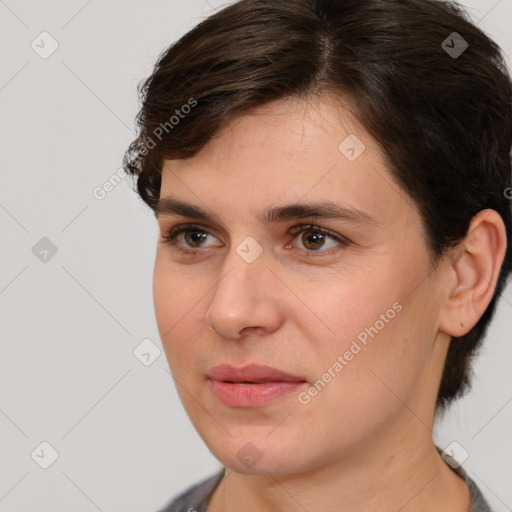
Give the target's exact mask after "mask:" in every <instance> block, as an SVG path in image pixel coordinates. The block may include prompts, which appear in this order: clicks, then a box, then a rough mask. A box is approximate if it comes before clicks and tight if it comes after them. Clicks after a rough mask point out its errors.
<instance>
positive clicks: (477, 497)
mask: <svg viewBox="0 0 512 512" xmlns="http://www.w3.org/2000/svg"><path fill="white" fill-rule="evenodd" d="M466 483H467V484H468V487H469V494H470V496H471V501H470V504H469V510H468V512H492V510H491V507H490V506H489V503H487V501H486V499H485V498H484V496H483V494H482V492H481V491H480V489H479V488H478V486H477V485H476V483H475V482H474V481H473V480H472V479H471V478H469V476H468V475H467V474H466Z"/></svg>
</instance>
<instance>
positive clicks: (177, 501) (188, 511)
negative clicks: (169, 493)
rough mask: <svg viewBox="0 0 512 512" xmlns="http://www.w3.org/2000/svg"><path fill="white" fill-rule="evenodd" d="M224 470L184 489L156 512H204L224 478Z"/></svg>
mask: <svg viewBox="0 0 512 512" xmlns="http://www.w3.org/2000/svg"><path fill="white" fill-rule="evenodd" d="M224 471H225V468H222V469H221V470H220V471H218V472H217V473H215V474H214V475H212V476H209V477H208V478H205V479H203V480H201V481H199V482H197V483H195V484H193V485H191V486H189V487H188V488H187V489H185V490H184V491H183V492H182V493H181V494H179V495H178V496H176V497H175V498H173V500H172V501H171V502H170V503H169V504H167V505H166V506H165V508H162V509H160V510H159V511H158V512H204V511H205V506H206V501H207V499H208V498H209V497H210V494H211V493H212V492H213V491H214V489H215V487H217V484H218V483H219V482H220V481H221V480H222V477H223V476H224Z"/></svg>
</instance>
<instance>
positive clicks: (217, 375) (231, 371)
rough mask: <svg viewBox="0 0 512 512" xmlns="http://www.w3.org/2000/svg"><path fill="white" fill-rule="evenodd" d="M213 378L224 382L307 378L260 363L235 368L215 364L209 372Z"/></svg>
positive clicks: (287, 380) (303, 380) (299, 380)
mask: <svg viewBox="0 0 512 512" xmlns="http://www.w3.org/2000/svg"><path fill="white" fill-rule="evenodd" d="M208 377H209V379H211V380H220V381H224V382H305V381H306V379H304V378H303V377H300V376H297V375H290V374H289V373H285V372H283V371H281V370H278V369H277V368H272V367H270V366H264V365H259V364H248V365H247V366H243V367H242V368H235V367H234V366H231V365H229V364H221V365H219V366H215V367H214V368H212V369H211V370H210V372H209V373H208Z"/></svg>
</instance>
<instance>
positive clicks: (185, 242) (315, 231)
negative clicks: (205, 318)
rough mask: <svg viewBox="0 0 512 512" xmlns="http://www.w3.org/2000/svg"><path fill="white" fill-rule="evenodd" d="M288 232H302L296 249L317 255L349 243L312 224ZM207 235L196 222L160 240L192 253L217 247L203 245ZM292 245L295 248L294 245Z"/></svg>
mask: <svg viewBox="0 0 512 512" xmlns="http://www.w3.org/2000/svg"><path fill="white" fill-rule="evenodd" d="M288 233H289V234H290V235H294V236H297V235H299V234H301V233H302V236H301V237H300V238H299V241H300V243H301V244H302V246H303V247H304V249H301V248H300V247H299V248H298V249H299V250H302V251H303V252H305V253H315V252H316V253H320V254H318V255H319V256H325V255H326V254H332V253H333V252H335V251H336V248H337V247H338V246H339V245H341V246H344V247H346V246H348V245H350V241H349V240H347V239H346V238H345V237H343V236H341V235H338V234H336V233H333V232H332V231H329V230H327V229H324V228H321V227H319V226H315V225H313V224H308V225H300V226H295V227H293V228H292V229H290V231H289V232H288ZM208 237H212V238H215V237H214V236H213V235H212V234H211V233H209V232H208V231H207V230H206V229H205V228H203V227H202V226H200V225H196V224H182V225H179V226H176V227H174V228H172V229H170V230H169V232H168V233H167V234H165V235H162V236H161V240H162V243H164V244H165V245H168V246H171V247H173V248H175V249H177V250H179V251H182V252H184V253H189V254H192V253H197V249H201V248H204V247H215V246H217V247H218V246H219V245H221V244H219V243H212V244H209V245H205V244H204V242H205V241H206V240H208ZM329 240H330V242H329ZM287 247H289V245H287ZM294 247H295V248H297V247H296V246H295V245H294ZM331 249H334V250H331ZM309 255H311V256H313V254H308V256H309ZM315 256H316V255H315Z"/></svg>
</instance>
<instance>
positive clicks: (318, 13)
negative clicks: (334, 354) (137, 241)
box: [124, 0, 512, 409]
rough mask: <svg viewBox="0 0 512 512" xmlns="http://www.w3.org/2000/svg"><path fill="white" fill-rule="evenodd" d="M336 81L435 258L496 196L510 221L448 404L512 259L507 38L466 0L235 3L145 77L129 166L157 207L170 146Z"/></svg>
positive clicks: (176, 155) (453, 353) (173, 155)
mask: <svg viewBox="0 0 512 512" xmlns="http://www.w3.org/2000/svg"><path fill="white" fill-rule="evenodd" d="M466 45H467V47H466ZM450 49H454V50H453V51H450ZM455 50H457V51H455ZM327 92H329V93H334V94H337V95H339V96H343V97H345V98H348V99H349V100H350V103H351V105H352V107H353V109H354V111H355V114H356V117H357V119H358V120H359V121H360V122H361V124H362V125H363V126H364V127H365V129H366V130H367V131H368V132H369V133H370V134H371V135H372V136H373V137H374V138H375V139H376V140H377V142H378V143H379V144H380V146H381V148H382V150H383V152H384V154H385V157H386V160H387V163H388V165H389V169H390V171H391V174H392V176H393V178H394V179H395V181H396V182H397V183H398V184H399V186H400V187H401V188H402V189H403V190H404V191H406V192H407V193H408V195H409V196H410V197H411V198H412V199H413V201H414V202H415V203H416V205H417V206H418V209H419V211H420V213H421V216H422V220H423V223H424V226H425V232H426V237H427V246H428V248H429V250H430V252H431V255H432V258H433V261H434V262H435V261H438V258H439V257H440V256H441V255H443V254H444V253H445V251H446V250H447V249H448V248H450V247H452V246H453V245H455V244H457V243H458V242H460V241H461V240H462V239H463V238H464V237H465V235H466V234H467V231H468V227H469V224H470V221H471V219H472V218H473V216H474V215H475V214H476V213H478V212H479V211H480V210H483V209H487V208H491V209H494V210H496V211H497V212H498V213H499V214H500V215H501V217H502V218H503V221H504V223H505V226H506V229H507V242H508V244H507V252H506V256H505V261H504V263H503V266H502V269H501V273H500V277H499V281H498V284H497V286H496V290H495V293H494V296H493V298H492V300H491V302H490V304H489V306H488V307H487V309H486V311H485V313H484V314H483V315H482V317H481V318H480V320H479V322H478V323H477V324H476V326H475V327H473V329H471V331H470V332H468V333H467V334H466V335H464V336H462V337H460V338H452V341H451V343H450V348H449V351H448V355H447V359H446V363H445V368H444V373H443V377H442V380H441V384H440V389H439V393H438V399H437V407H438V408H441V409H442V408H445V407H446V405H447V404H449V403H450V402H451V401H452V400H453V399H455V398H457V397H459V396H461V395H462V394H463V393H464V392H465V391H466V390H467V389H468V388H469V383H470V369H471V359H472V357H473V356H474V355H475V354H476V351H477V349H478V348H479V346H480V344H481V341H482V339H483V337H484V335H485V332H486V329H487V327H488V325H489V322H490V320H491V318H492V316H493V314H494V311H495V306H496V301H497V298H498V296H499V294H500V293H501V291H502V290H503V287H504V285H505V281H506V278H507V277H508V275H509V273H510V270H511V261H512V256H511V254H512V253H511V243H510V242H511V225H512V219H511V208H510V201H509V200H508V199H507V193H506V191H507V190H509V191H510V190H512V189H511V188H510V187H511V159H510V149H511V144H512V104H511V100H512V84H511V80H510V76H509V74H508V72H507V69H506V66H505V64H504V59H503V56H502V54H501V51H500V49H499V47H498V46H497V45H496V43H495V42H493V41H492V40H491V39H490V38H489V37H488V36H486V35H485V34H484V33H483V32H482V31H481V30H480V29H479V28H478V27H476V25H475V24H473V23H472V22H471V20H470V18H469V16H468V15H467V13H466V12H465V11H464V10H463V9H462V8H461V7H460V6H459V5H458V4H456V3H454V2H448V1H446V2H445V1H441V0H338V1H336V0H280V1H277V2H276V1H275V0H241V1H239V2H237V3H234V4H232V5H229V6H228V7H226V8H224V9H222V10H220V11H219V12H217V13H215V14H214V15H212V16H210V17H209V18H207V19H205V20H204V21H202V22H201V23H200V24H199V25H197V26H196V27H195V28H194V29H192V30H191V31H190V32H188V33H187V34H185V35H184V36H183V37H182V38H181V39H180V40H179V41H177V42H176V43H174V44H173V45H171V46H170V47H169V48H168V49H166V50H165V51H164V52H163V53H162V54H161V55H160V57H159V59H158V62H157V63H156V65H155V68H154V70H153V73H152V74H151V76H150V77H149V78H147V79H146V80H145V81H144V82H143V83H142V84H141V85H139V93H140V95H141V100H142V107H141V109H140V112H139V114H138V117H137V123H138V130H139V132H138V137H137V138H136V139H135V140H134V141H133V142H132V143H131V145H130V147H129V149H128V150H127V151H126V154H125V157H124V168H125V170H126V171H127V172H129V173H131V174H132V175H134V176H137V177H138V179H137V190H138V192H139V194H140V196H141V198H142V199H143V200H144V201H145V202H146V204H148V205H149V206H150V207H151V208H152V209H153V210H154V209H155V207H156V204H157V202H158V199H159V195H160V185H161V171H162V164H163V160H164V159H183V158H187V157H191V156H193V155H195V154H196V153H197V152H198V151H199V150H200V149H201V148H203V147H204V145H205V144H206V143H207V142H208V141H209V140H210V139H211V138H212V136H213V135H214V134H215V133H216V132H217V131H218V130H219V127H220V126H221V124H222V123H224V122H225V121H227V120H229V119H231V118H233V117H234V116H239V115H242V114H243V113H247V112H248V111H249V110H250V109H251V108H253V107H257V106H260V105H263V104H265V103H267V102H269V101H273V100H278V99H281V98H284V97H288V96H296V97H304V98H307V97H309V96H310V95H319V94H322V93H327ZM186 105H188V107H190V108H188V107H187V108H184V106H186Z"/></svg>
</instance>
